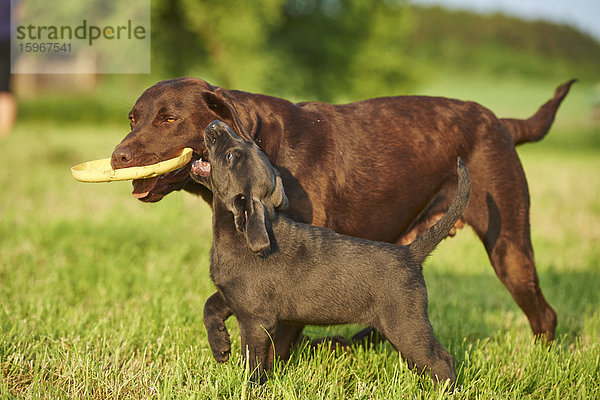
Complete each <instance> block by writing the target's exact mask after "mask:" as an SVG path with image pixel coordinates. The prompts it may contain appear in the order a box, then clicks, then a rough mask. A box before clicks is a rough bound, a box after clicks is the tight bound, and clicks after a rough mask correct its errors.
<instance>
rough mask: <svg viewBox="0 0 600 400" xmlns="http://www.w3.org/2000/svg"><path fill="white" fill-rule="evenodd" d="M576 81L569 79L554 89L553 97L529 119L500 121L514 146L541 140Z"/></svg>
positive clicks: (505, 119)
mask: <svg viewBox="0 0 600 400" xmlns="http://www.w3.org/2000/svg"><path fill="white" fill-rule="evenodd" d="M575 82H577V79H571V80H570V81H568V82H565V83H563V84H562V85H560V86H559V87H557V88H556V91H555V92H554V97H553V98H551V99H550V100H548V101H547V102H546V104H544V105H543V106H541V107H540V109H539V110H538V111H537V112H536V113H535V114H534V115H533V116H532V117H531V118H529V119H511V118H502V119H500V121H502V123H503V124H504V126H506V128H507V129H508V131H509V132H510V135H511V136H512V138H513V140H514V142H515V144H521V143H527V142H537V141H538V140H542V139H543V138H544V136H546V134H547V133H548V131H549V130H550V127H551V126H552V123H553V122H554V116H555V115H556V111H557V110H558V106H560V103H561V102H562V101H563V99H564V98H565V96H566V95H567V93H569V89H570V88H571V85H572V84H573V83H575Z"/></svg>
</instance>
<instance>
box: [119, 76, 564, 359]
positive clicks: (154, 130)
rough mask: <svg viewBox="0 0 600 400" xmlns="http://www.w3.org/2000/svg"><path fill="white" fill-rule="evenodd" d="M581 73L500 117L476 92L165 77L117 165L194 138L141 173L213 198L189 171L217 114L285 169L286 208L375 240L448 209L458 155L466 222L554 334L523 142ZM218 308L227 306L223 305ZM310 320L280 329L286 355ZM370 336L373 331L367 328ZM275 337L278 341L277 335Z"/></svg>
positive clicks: (402, 237)
mask: <svg viewBox="0 0 600 400" xmlns="http://www.w3.org/2000/svg"><path fill="white" fill-rule="evenodd" d="M573 82H574V80H572V81H569V82H566V83H564V84H562V85H560V86H559V87H558V88H557V89H556V91H555V94H554V97H553V98H552V99H550V100H549V101H548V102H547V103H545V104H544V105H542V107H541V108H540V109H539V110H538V111H537V112H536V113H535V114H534V115H533V116H532V117H531V118H529V119H525V120H519V119H500V118H498V117H496V116H495V115H494V113H492V112H491V111H490V110H488V109H487V108H485V107H483V106H481V105H479V104H477V103H473V102H465V101H459V100H452V99H447V98H441V97H425V96H398V97H385V98H376V99H371V100H365V101H359V102H356V103H350V104H345V105H331V104H326V103H319V102H310V103H296V104H295V103H291V102H289V101H287V100H284V99H280V98H276V97H271V96H265V95H262V94H253V93H247V92H242V91H237V90H227V89H223V88H219V87H216V86H213V85H210V84H209V83H207V82H205V81H203V80H200V79H195V78H179V79H172V80H166V81H161V82H159V83H157V84H156V85H154V86H152V87H150V88H149V89H147V90H146V91H145V92H144V93H143V94H142V95H141V96H140V98H139V99H138V100H137V102H136V103H135V105H134V107H133V108H132V110H131V112H130V113H129V119H130V121H131V132H130V133H129V134H128V135H127V137H125V139H124V140H123V141H122V142H121V143H120V144H119V145H118V146H117V147H116V148H115V150H114V152H113V154H112V165H113V167H114V168H124V167H131V166H140V165H146V164H153V163H155V162H158V161H161V160H165V159H168V158H171V157H174V156H176V155H178V154H179V153H180V152H181V150H182V149H183V148H185V147H191V148H193V149H194V152H195V156H194V159H193V160H192V161H191V162H190V164H188V165H187V166H186V167H184V168H181V169H179V170H177V171H174V172H172V173H169V174H165V175H161V176H159V177H155V178H150V179H145V180H137V181H134V182H133V187H134V189H133V195H134V196H135V197H136V198H138V199H140V200H142V201H145V202H155V201H159V200H160V199H162V198H163V197H164V196H165V195H167V194H168V193H170V192H172V191H174V190H180V189H183V190H186V191H188V192H191V193H195V194H199V195H201V196H202V197H203V198H204V199H205V200H206V201H208V202H211V201H212V194H211V192H210V191H209V190H208V189H206V188H205V187H204V186H202V185H200V184H198V183H196V182H194V181H193V180H192V179H191V178H190V176H189V172H190V166H191V164H192V162H193V161H195V160H197V159H199V158H200V157H202V156H205V157H206V155H207V150H206V147H205V144H204V138H203V131H204V128H205V127H206V126H207V125H208V124H209V123H210V122H212V121H213V120H215V119H219V120H222V121H224V122H226V123H227V124H229V125H230V126H231V127H232V128H233V129H234V131H235V132H236V133H237V134H238V135H240V136H242V137H244V138H246V139H248V140H252V141H254V142H255V143H256V144H257V145H258V146H259V147H260V148H261V149H262V150H263V151H264V153H265V154H266V155H267V157H268V158H269V160H270V161H271V163H273V165H275V166H276V167H277V168H278V169H279V171H280V172H281V177H282V179H283V183H284V185H285V188H286V192H287V195H288V198H289V203H290V207H289V209H288V211H287V212H286V216H288V217H289V218H291V219H293V220H296V221H298V222H304V223H310V224H313V225H318V226H324V227H327V228H330V229H332V230H334V231H336V232H338V233H342V234H346V235H351V236H357V237H361V238H365V239H369V240H375V241H381V242H388V243H399V244H407V243H410V242H412V241H413V240H414V239H415V238H416V237H417V236H419V235H420V234H421V233H423V232H425V231H426V230H427V229H428V228H430V227H431V226H432V225H434V224H435V222H436V221H437V220H438V219H439V218H440V217H441V216H442V215H443V214H444V212H445V211H446V210H447V209H448V206H449V205H450V203H451V201H452V196H453V193H455V191H456V172H455V168H454V164H455V162H456V159H457V158H458V157H460V158H462V159H463V160H464V161H465V163H466V165H467V167H468V169H469V171H470V173H471V181H472V194H471V200H470V203H469V205H468V207H467V209H466V210H465V213H464V214H463V217H462V219H461V220H460V221H459V223H458V224H457V226H458V225H461V224H462V223H463V222H466V223H467V224H469V225H470V226H471V227H472V228H473V229H474V231H475V232H476V233H477V235H478V236H479V238H480V239H481V241H482V242H483V245H484V246H485V249H486V250H487V252H488V255H489V258H490V262H491V263H492V266H493V267H494V270H495V271H496V274H497V275H498V277H499V278H500V280H501V281H502V283H503V284H504V285H505V286H506V287H507V289H508V290H509V291H510V293H511V294H512V296H513V298H514V299H515V301H516V302H517V304H518V305H519V307H520V308H521V309H522V310H523V312H524V313H525V314H526V316H527V318H528V319H529V323H530V325H531V329H532V330H533V333H534V334H535V335H543V336H545V337H546V338H547V339H549V340H552V339H553V338H554V332H555V328H556V313H555V312H554V310H553V309H552V308H551V307H550V306H549V305H548V303H547V302H546V300H545V299H544V296H543V295H542V291H541V289H540V287H539V283H538V276H537V273H536V269H535V261H534V257H533V249H532V246H531V239H530V230H529V192H528V188H527V181H526V178H525V174H524V172H523V168H522V166H521V163H520V161H519V157H518V155H517V152H516V151H515V146H516V145H518V144H521V143H526V142H534V141H538V140H540V139H542V138H543V137H544V136H545V135H546V133H547V132H548V130H549V129H550V126H551V125H552V122H553V121H554V116H555V114H556V111H557V109H558V107H559V105H560V103H561V102H562V100H563V99H564V97H565V96H566V95H567V93H568V91H569V88H570V87H571V85H572V83H573ZM214 312H215V313H216V314H217V316H219V317H222V318H227V317H228V316H229V315H230V314H228V312H227V311H225V310H223V311H222V312H221V314H219V310H217V309H215V310H214ZM301 331H302V327H301V326H289V327H286V328H285V329H282V330H281V332H279V333H278V337H277V338H274V340H275V342H276V343H280V345H281V347H280V348H278V352H279V354H280V355H281V356H283V357H285V356H286V355H287V352H288V350H289V345H290V344H291V343H293V342H295V341H296V340H297V339H298V337H299V336H300V334H301ZM363 333H364V334H365V335H367V334H370V331H368V330H367V331H364V332H363ZM278 347H279V346H278Z"/></svg>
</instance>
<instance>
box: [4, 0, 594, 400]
mask: <svg viewBox="0 0 600 400" xmlns="http://www.w3.org/2000/svg"><path fill="white" fill-rule="evenodd" d="M152 44H153V49H152V71H153V72H152V74H150V75H123V76H120V75H105V76H101V77H99V78H100V79H101V81H100V84H99V85H98V87H97V88H96V89H94V90H85V91H83V92H82V91H78V89H77V87H76V85H70V84H64V85H63V86H62V87H60V88H59V89H54V90H53V91H40V92H33V93H30V92H18V93H17V94H18V97H19V120H18V122H17V125H16V127H15V129H14V131H13V132H12V133H11V135H9V136H8V137H6V138H0V154H2V155H3V156H2V157H1V158H0V187H2V189H0V399H13V398H27V399H29V398H32V399H34V398H35V399H37V398H82V399H83V398H85V399H89V398H96V399H112V398H114V399H129V398H130V399H139V398H152V399H156V398H164V399H173V398H199V399H206V398H215V399H224V398H237V399H240V398H242V399H245V398H276V399H304V398H317V399H331V398H347V399H390V398H427V399H434V398H435V399H439V398H448V397H450V396H449V395H448V394H443V393H441V392H438V391H436V390H435V389H433V388H432V387H431V384H430V382H429V381H427V380H420V379H419V378H418V377H417V376H416V375H415V374H413V373H411V372H410V371H408V370H407V367H406V364H404V363H403V362H402V361H401V360H400V359H399V357H398V355H397V353H396V352H394V351H393V349H392V348H391V347H390V346H389V345H384V346H381V347H378V348H376V349H367V350H365V349H362V348H354V349H352V350H351V351H349V352H340V351H338V352H329V351H327V350H325V349H323V348H322V349H320V350H317V351H315V352H312V351H310V350H309V349H307V348H303V349H300V350H299V351H296V352H295V353H294V355H293V357H292V359H291V360H290V362H289V363H280V364H278V365H277V366H276V368H275V371H274V372H273V374H272V375H271V379H270V380H269V381H268V382H267V384H266V385H264V386H261V387H251V386H249V385H248V383H247V380H246V379H245V378H244V366H243V365H242V363H241V361H240V356H239V353H240V341H239V329H238V328H237V324H236V321H235V319H234V318H231V319H230V320H229V321H228V326H229V328H230V332H231V334H232V343H233V353H232V359H231V360H230V362H228V363H227V364H223V365H221V364H217V363H216V362H215V361H214V360H213V358H212V356H211V354H210V351H209V349H208V342H207V339H206V333H205V330H204V328H203V326H202V311H201V310H202V306H203V304H204V301H205V300H206V298H207V297H208V296H209V295H210V294H211V293H212V292H213V290H214V288H213V285H212V283H211V282H210V280H209V277H208V276H209V275H208V252H209V247H210V216H211V214H210V209H209V208H208V206H206V205H205V204H204V203H203V202H202V201H200V200H198V199H197V198H195V197H193V196H191V195H188V194H185V193H179V192H178V193H173V194H171V195H169V196H167V197H166V198H165V199H164V200H162V201H161V202H159V203H157V204H152V205H148V204H142V203H140V202H138V201H136V200H134V199H133V198H132V197H131V196H130V191H131V187H130V185H128V184H126V183H114V184H106V185H83V184H81V183H78V182H75V181H74V180H72V179H71V177H70V175H69V167H70V166H72V165H74V164H76V163H79V162H82V161H85V160H90V159H96V158H101V157H106V156H108V155H109V154H110V152H111V150H112V149H113V148H114V146H115V145H116V144H117V143H118V142H119V141H120V140H121V139H122V138H123V137H124V136H125V135H126V134H127V132H128V131H129V127H128V121H127V113H128V111H129V109H130V108H131V106H132V104H133V103H134V102H135V100H136V98H137V97H138V96H139V95H140V94H141V92H142V91H143V90H144V89H145V88H147V87H148V86H149V85H151V84H153V83H155V82H156V81H157V80H160V79H168V78H173V77H176V76H182V75H192V76H197V77H201V78H204V79H207V80H208V81H209V82H211V83H213V84H216V85H220V86H223V87H227V88H235V89H242V90H248V91H257V92H264V93H267V94H272V95H279V96H284V97H288V98H290V99H292V100H297V101H301V100H328V101H335V102H342V101H352V100H358V99H361V98H365V97H371V96H382V95H388V94H403V93H418V94H428V95H442V96H447V97H453V98H459V99H465V100H474V101H477V102H480V103H481V104H483V105H485V106H487V107H489V108H490V109H491V110H493V111H494V112H495V113H496V114H497V115H498V116H500V117H514V118H526V117H529V116H530V115H531V114H532V113H533V112H534V111H535V110H536V108H537V107H538V106H539V105H541V104H542V103H543V102H544V101H546V100H547V99H548V98H550V97H551V95H552V91H553V89H554V88H555V87H556V86H557V85H558V84H559V83H560V82H564V81H566V80H567V79H570V78H572V77H577V78H579V79H580V83H578V84H577V85H575V86H574V87H573V89H572V90H571V93H570V94H569V96H568V97H567V98H566V100H565V102H564V104H563V105H562V106H561V108H560V110H559V113H558V116H557V119H556V121H555V123H554V125H553V128H552V131H551V132H550V134H549V135H548V136H547V137H546V138H545V139H544V140H543V141H541V142H540V143H536V144H532V145H523V146H520V147H519V148H518V151H519V155H520V157H521V159H522V161H523V165H524V169H525V171H526V174H527V176H528V181H529V186H530V193H531V202H532V208H531V232H532V240H533V244H534V248H535V254H536V260H537V267H538V274H539V278H540V282H541V287H542V288H543V290H544V294H545V296H546V297H547V299H548V301H549V302H550V304H551V305H552V306H553V307H554V308H555V309H556V311H557V312H558V315H559V325H558V330H557V340H556V341H555V343H554V344H553V345H551V346H545V345H544V344H542V343H539V342H534V340H533V339H532V336H531V332H530V328H529V324H528V322H527V320H526V318H525V316H524V314H523V313H522V312H521V311H520V310H519V309H518V307H517V306H516V304H515V302H514V301H513V299H512V298H511V297H510V295H509V293H508V292H507V291H506V289H505V288H504V287H503V286H502V284H501V283H500V282H499V280H498V279H497V277H496V276H495V274H494V271H493V269H492V268H491V267H490V265H489V261H488V260H487V256H486V254H485V251H484V249H483V247H482V246H481V243H480V242H479V241H478V239H477V238H476V237H475V235H474V234H473V233H472V232H471V231H470V230H469V229H468V228H467V229H464V230H461V231H460V232H459V233H458V235H457V237H456V238H453V239H450V240H445V241H444V242H443V243H442V245H441V246H440V248H439V249H437V250H436V252H435V253H434V255H433V256H432V257H431V258H430V259H429V260H428V261H427V263H426V265H425V267H424V274H425V279H426V281H427V285H428V293H429V299H430V303H429V311H430V316H431V320H432V324H433V326H434V329H435V331H436V334H437V336H438V338H439V339H440V341H441V342H442V343H443V344H444V345H445V346H447V347H448V349H449V351H450V352H451V353H452V354H453V356H454V357H455V360H456V366H457V370H458V371H459V378H458V391H457V393H455V394H454V398H459V399H460V398H464V399H474V398H485V399H488V398H511V399H518V398H560V399H566V398H577V399H584V398H594V399H596V398H599V397H600V380H599V379H600V378H599V377H600V356H599V354H600V331H599V329H600V312H599V311H598V310H600V295H599V292H598V290H597V289H598V287H599V285H600V272H599V269H598V265H599V263H600V248H599V246H598V243H600V229H599V227H600V197H599V196H598V193H599V192H600V175H599V174H598V171H600V158H599V157H598V154H599V151H600V125H599V123H598V120H597V119H594V117H593V115H594V113H595V112H598V111H597V108H594V107H597V106H598V104H600V100H598V98H597V96H599V95H597V94H596V92H595V91H594V90H597V89H595V85H597V82H598V80H600V60H599V57H600V50H599V44H598V42H597V41H596V40H594V39H592V38H590V37H589V36H587V35H585V34H582V33H580V32H578V31H576V30H574V29H573V28H570V27H567V26H561V25H555V24H548V23H542V22H523V21H520V20H518V19H515V18H509V17H506V16H503V15H499V14H498V15H487V16H482V15H477V14H472V13H467V12H450V11H447V10H443V9H439V8H421V7H413V6H408V5H407V4H406V2H404V1H398V0H386V1H383V0H378V1H371V0H356V1H352V2H350V1H345V0H266V1H261V2H249V1H243V0H239V1H234V0H222V1H208V0H195V1H194V0H153V1H152ZM50 78H51V79H53V80H54V79H57V77H54V76H52V77H50ZM69 78H71V77H68V76H67V77H61V79H67V81H68V79H69ZM594 110H596V111H594ZM357 329H358V327H355V326H342V327H331V328H329V327H308V328H307V329H306V330H305V333H307V334H309V335H311V336H313V337H317V336H322V335H324V334H330V335H331V334H341V335H345V336H347V337H349V336H351V335H352V334H353V333H355V332H356V331H357Z"/></svg>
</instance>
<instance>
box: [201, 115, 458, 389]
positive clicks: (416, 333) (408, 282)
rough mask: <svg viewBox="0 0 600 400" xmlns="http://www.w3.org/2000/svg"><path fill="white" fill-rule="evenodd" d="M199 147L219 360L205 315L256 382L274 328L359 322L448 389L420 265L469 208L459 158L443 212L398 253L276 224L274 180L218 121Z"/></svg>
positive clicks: (446, 359) (447, 364) (447, 359)
mask: <svg viewBox="0 0 600 400" xmlns="http://www.w3.org/2000/svg"><path fill="white" fill-rule="evenodd" d="M204 139H205V143H206V146H207V149H208V154H209V156H208V157H209V160H210V164H211V172H210V175H208V176H201V175H200V174H199V171H200V170H199V169H198V168H196V165H195V164H194V165H193V166H192V172H191V176H192V178H193V179H194V180H196V181H197V182H199V183H201V184H203V185H205V186H206V187H208V188H209V189H210V190H211V191H212V192H213V194H214V196H213V205H212V207H213V213H214V214H213V245H212V249H211V265H210V273H211V278H212V280H213V281H214V283H215V285H216V286H217V289H218V292H217V293H215V294H214V295H213V296H211V298H209V300H208V301H207V304H206V306H205V316H207V318H206V319H205V324H206V326H207V330H208V331H209V332H210V331H215V329H216V331H220V332H224V334H223V336H224V337H221V338H211V337H210V335H209V342H210V344H211V348H212V349H213V354H215V357H217V359H218V357H219V355H221V357H222V354H224V351H228V349H227V347H228V345H229V341H228V334H227V331H226V329H225V326H224V324H223V323H222V321H221V320H220V319H219V318H216V317H210V318H208V316H210V315H211V313H210V312H209V313H207V312H206V310H207V309H209V308H210V309H215V308H217V309H218V308H219V307H221V308H222V307H223V306H228V307H230V312H229V314H231V313H233V314H235V316H236V317H237V319H238V323H239V326H240V330H241V336H242V349H243V350H242V353H243V355H244V356H245V355H246V350H245V349H246V348H247V349H248V351H249V355H250V359H249V364H250V367H251V370H253V379H254V380H263V379H264V373H263V371H264V369H267V368H268V367H269V365H270V363H271V361H272V360H271V359H270V357H271V356H270V354H271V353H270V350H272V349H271V339H270V335H271V336H273V335H274V333H275V332H276V330H277V327H278V326H280V325H281V324H294V323H296V324H303V325H304V324H316V325H332V324H349V323H359V324H365V325H368V326H372V327H375V328H377V329H378V330H379V331H380V332H382V333H383V335H385V337H386V338H387V339H388V340H389V341H390V342H391V343H392V345H393V346H394V347H395V348H396V349H397V350H398V351H399V352H400V353H401V355H402V356H403V357H404V358H405V359H406V360H407V362H408V363H409V365H410V366H411V367H413V368H416V369H417V370H418V371H422V370H425V371H426V372H428V373H429V374H430V375H431V376H432V378H434V382H436V381H445V380H447V379H448V380H450V382H451V384H453V383H454V381H455V379H456V377H455V372H454V361H453V359H452V356H451V355H450V354H449V353H448V352H447V351H446V350H445V349H444V348H443V347H442V345H441V344H440V343H439V342H438V340H437V339H436V337H435V335H434V333H433V329H432V327H431V324H430V322H429V318H428V315H427V291H426V288H425V281H424V279H423V274H422V267H421V263H422V261H423V260H424V259H425V257H426V256H427V255H428V254H429V253H430V252H431V251H432V250H433V249H434V248H435V246H436V245H437V244H438V243H439V242H440V241H441V240H442V239H443V238H444V237H446V236H447V235H448V232H449V231H450V229H451V228H452V226H453V225H454V223H455V222H456V221H457V220H458V218H460V216H461V215H462V212H463V210H464V208H465V207H466V205H467V202H468V198H469V193H470V180H469V175H468V173H467V170H466V167H465V166H464V164H463V163H462V161H461V160H460V159H459V160H458V162H457V170H458V177H459V179H458V190H457V195H456V197H455V199H454V201H453V203H452V205H451V206H450V209H449V211H448V212H447V213H446V214H445V215H444V216H443V217H442V219H440V221H438V222H437V223H436V224H435V225H434V226H433V227H431V228H430V229H429V230H428V231H427V232H425V233H424V234H423V235H422V236H421V237H419V238H418V239H417V240H415V241H414V242H413V243H412V244H410V245H408V246H398V245H392V244H387V243H380V242H373V241H368V240H364V239H359V238H355V237H350V236H344V235H340V234H338V233H335V232H333V231H331V230H328V229H325V228H321V227H316V226H311V225H307V224H301V223H297V222H294V221H292V220H290V219H288V218H286V217H284V216H282V215H280V213H279V211H280V210H283V209H285V207H287V197H286V196H285V190H284V188H283V185H282V183H281V178H279V174H278V172H277V170H276V169H275V168H274V167H273V166H272V165H271V164H270V163H269V161H268V160H267V158H266V157H265V155H264V154H263V153H262V152H261V151H260V149H259V148H258V147H257V146H256V144H255V143H253V142H249V141H245V140H243V139H241V138H240V137H238V136H236V135H235V134H234V133H233V132H232V131H231V129H229V127H228V126H227V125H226V124H224V123H222V122H219V121H215V122H213V123H212V124H210V125H209V126H208V127H207V128H206V130H205V133H204ZM230 154H231V156H229V155H230ZM228 316H229V315H227V313H225V314H224V315H222V316H221V317H222V318H227V317H228ZM267 332H268V333H269V334H267ZM274 344H275V346H276V343H274ZM225 359H226V358H225Z"/></svg>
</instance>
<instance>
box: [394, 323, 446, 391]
mask: <svg viewBox="0 0 600 400" xmlns="http://www.w3.org/2000/svg"><path fill="white" fill-rule="evenodd" d="M386 335H387V338H388V340H389V341H390V343H392V345H393V346H394V347H395V348H396V350H398V351H399V352H400V354H401V355H402V358H404V359H405V360H406V361H407V363H408V366H409V368H411V369H413V370H416V372H422V371H425V372H427V373H428V374H429V375H430V376H431V379H432V380H433V382H434V384H436V385H438V384H443V383H444V382H445V381H446V380H449V381H450V385H451V387H452V386H453V385H454V383H455V381H456V373H455V371H454V359H453V358H452V356H451V355H450V353H448V351H447V350H446V349H445V348H444V347H443V346H442V345H441V344H440V342H438V340H437V339H436V337H435V336H434V334H433V330H432V329H431V325H430V324H429V322H428V321H427V322H426V323H422V324H417V323H414V321H413V323H411V324H410V325H409V326H403V327H401V328H400V329H398V330H396V331H395V332H389V333H388V332H386Z"/></svg>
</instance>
